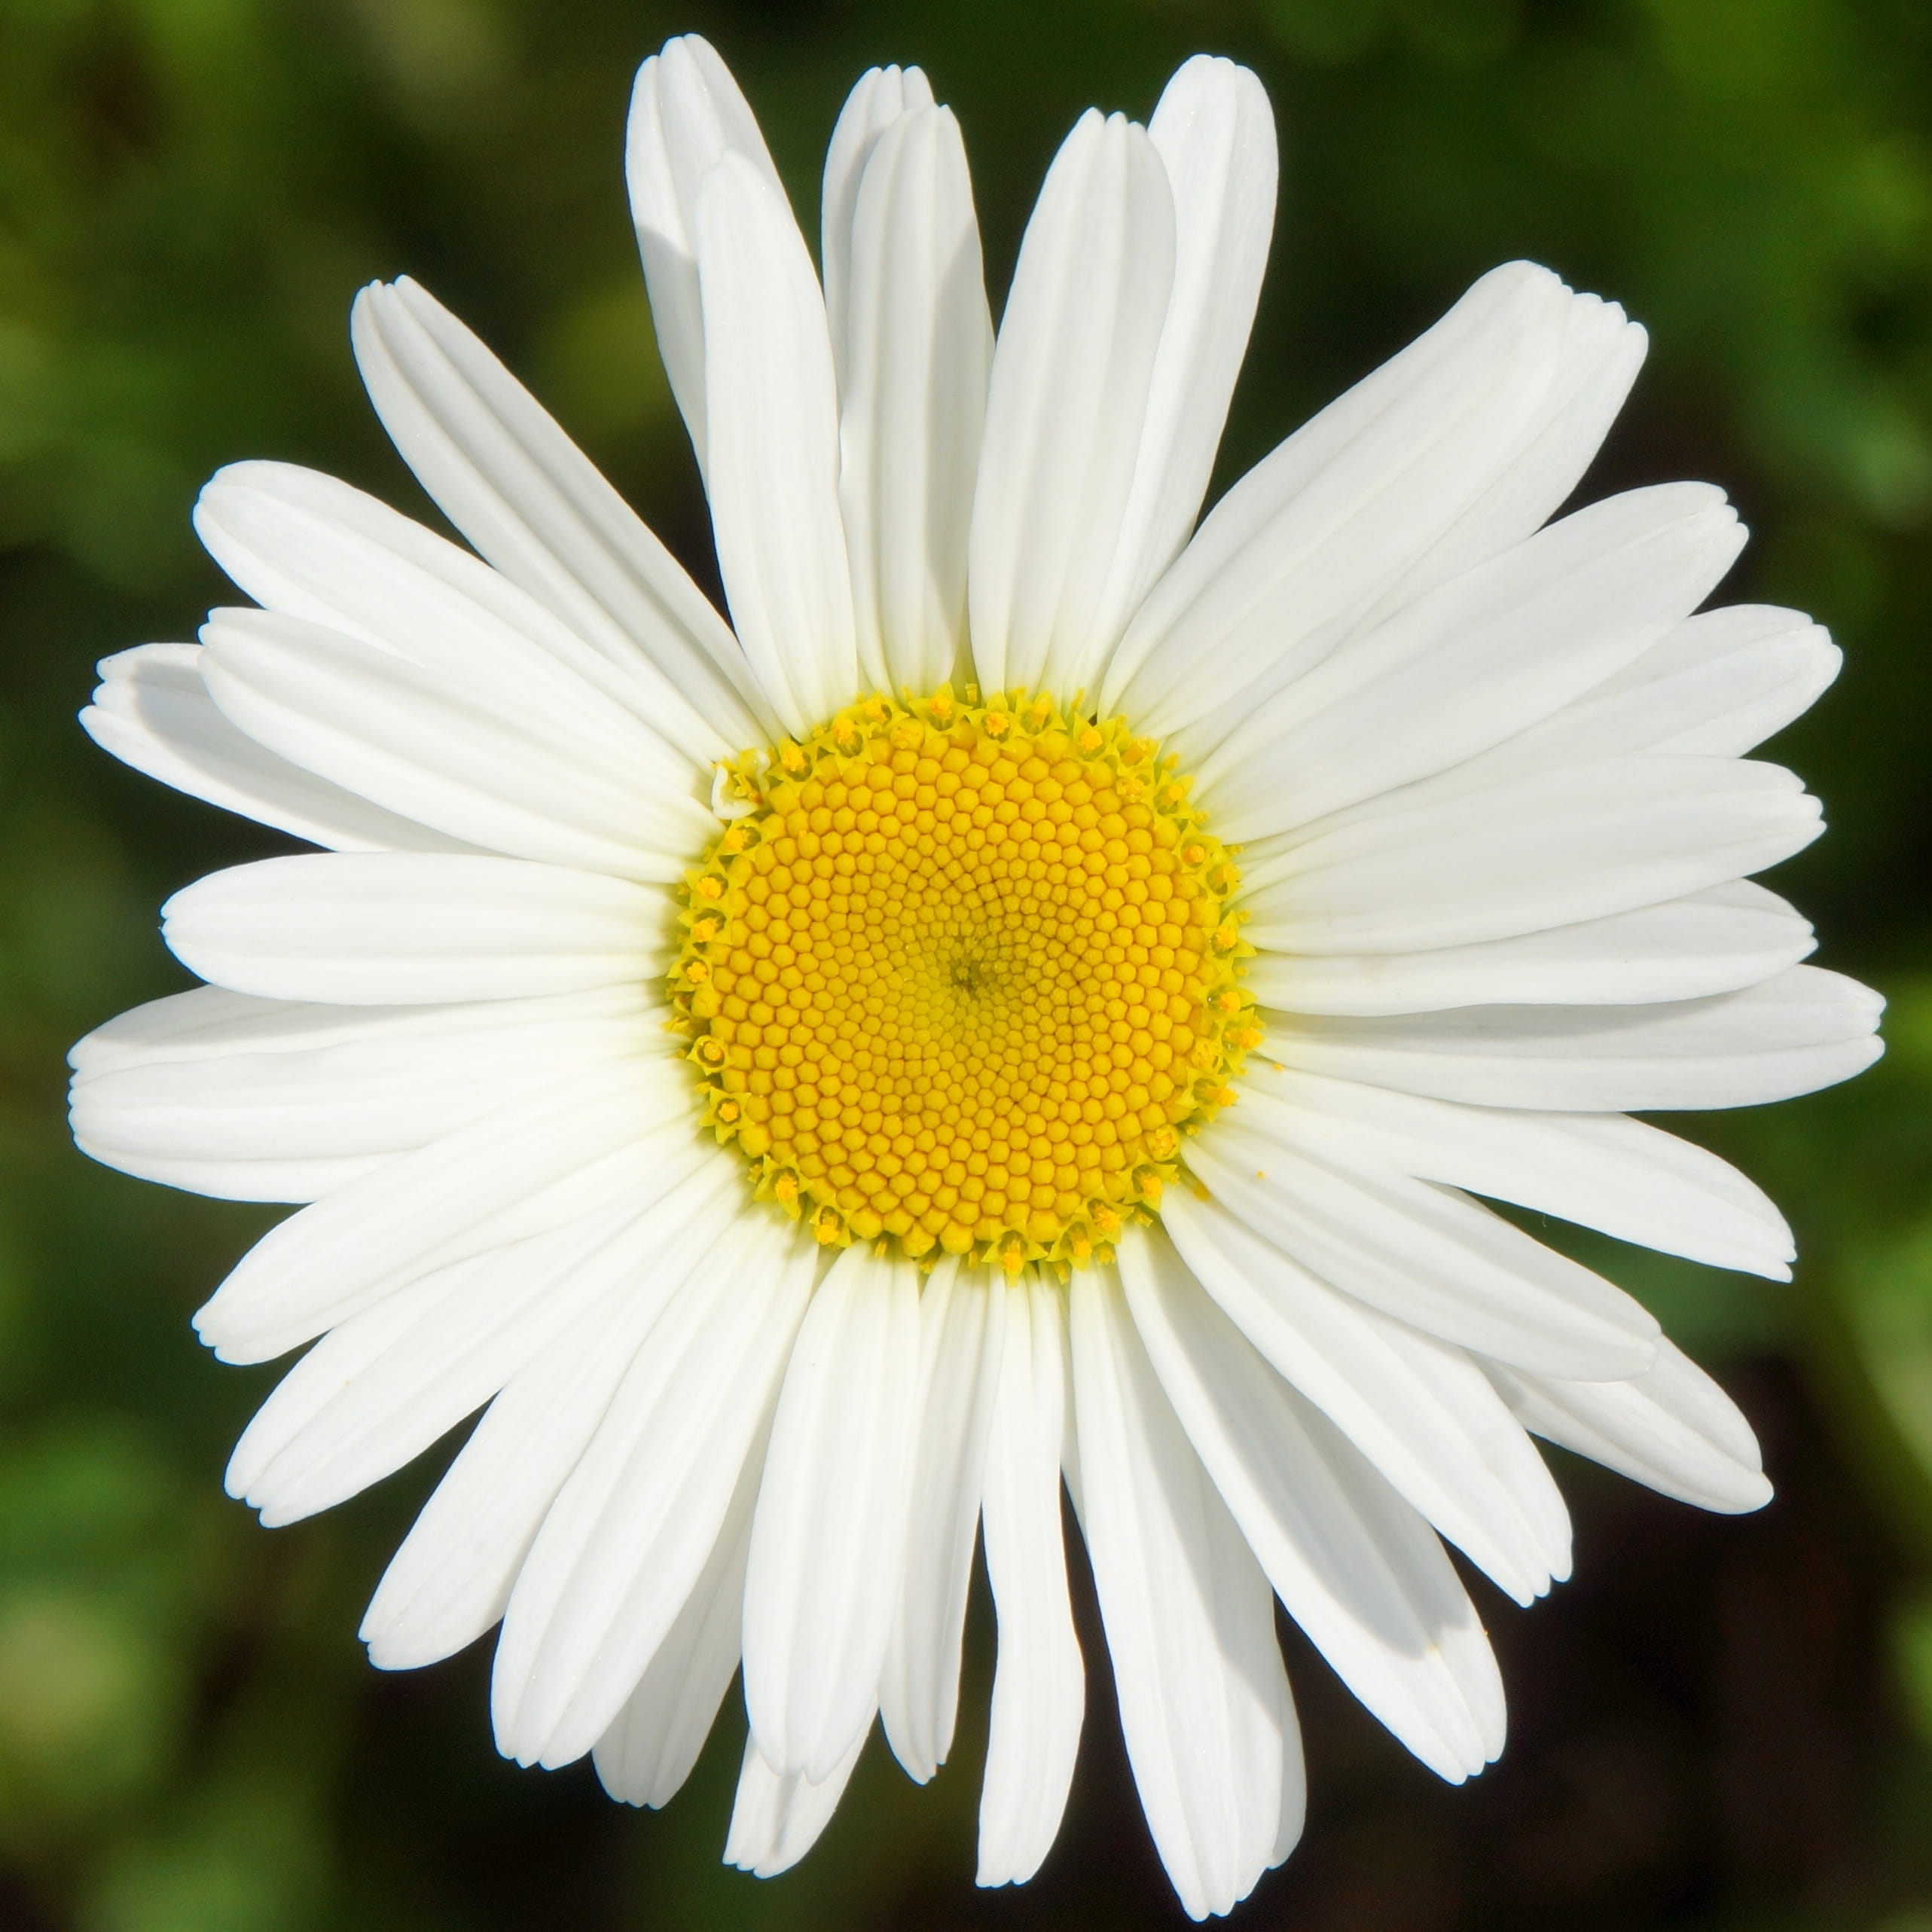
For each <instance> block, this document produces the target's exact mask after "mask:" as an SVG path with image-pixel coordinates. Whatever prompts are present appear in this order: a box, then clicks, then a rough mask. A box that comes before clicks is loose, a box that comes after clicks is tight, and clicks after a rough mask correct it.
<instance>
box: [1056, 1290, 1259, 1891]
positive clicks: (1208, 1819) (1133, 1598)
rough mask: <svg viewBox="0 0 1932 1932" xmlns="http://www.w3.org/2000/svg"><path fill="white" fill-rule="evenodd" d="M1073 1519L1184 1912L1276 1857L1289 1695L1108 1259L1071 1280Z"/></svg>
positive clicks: (1238, 1543)
mask: <svg viewBox="0 0 1932 1932" xmlns="http://www.w3.org/2000/svg"><path fill="white" fill-rule="evenodd" d="M1069 1293H1070V1302H1071V1309H1070V1313H1071V1318H1072V1329H1073V1388H1074V1394H1075V1397H1076V1403H1077V1407H1078V1412H1079V1436H1080V1470H1081V1478H1082V1490H1083V1496H1082V1506H1083V1510H1084V1514H1083V1516H1082V1523H1083V1526H1084V1528H1085V1531H1086V1536H1087V1549H1088V1554H1089V1555H1090V1556H1091V1558H1092V1559H1093V1566H1094V1586H1095V1588H1096V1589H1097V1592H1098V1593H1099V1596H1100V1616H1101V1620H1102V1622H1103V1624H1104V1625H1105V1626H1106V1637H1107V1649H1108V1650H1109V1653H1111V1655H1112V1656H1113V1671H1114V1683H1115V1686H1116V1689H1117V1691H1118V1693H1119V1704H1120V1722H1121V1729H1122V1731H1123V1732H1125V1735H1126V1739H1127V1754H1128V1761H1129V1762H1130V1763H1131V1764H1132V1766H1133V1767H1134V1783H1135V1784H1136V1785H1137V1787H1138V1788H1139V1790H1140V1802H1141V1806H1142V1808H1143V1810H1144V1811H1146V1814H1147V1825H1148V1829H1149V1831H1150V1832H1151V1833H1152V1836H1153V1839H1154V1844H1155V1848H1156V1850H1158V1851H1159V1853H1160V1854H1161V1863H1162V1864H1164V1866H1166V1867H1167V1876H1168V1877H1169V1878H1170V1879H1171V1880H1172V1881H1173V1882H1174V1890H1175V1891H1177V1893H1178V1894H1180V1902H1181V1904H1182V1906H1183V1908H1184V1909H1186V1912H1187V1913H1188V1915H1189V1917H1190V1918H1202V1917H1204V1916H1205V1915H1207V1914H1208V1913H1210V1912H1228V1911H1229V1910H1231V1909H1232V1908H1233V1907H1234V1906H1235V1905H1236V1904H1237V1903H1238V1902H1239V1901H1240V1900H1242V1899H1244V1898H1245V1897H1247V1894H1248V1893H1249V1892H1250V1891H1251V1890H1252V1889H1253V1885H1254V1883H1255V1881H1256V1879H1259V1877H1260V1876H1261V1875H1262V1872H1264V1871H1265V1870H1266V1869H1268V1864H1269V1862H1270V1861H1271V1859H1272V1858H1273V1857H1274V1845H1275V1839H1276V1837H1277V1833H1278V1832H1279V1830H1280V1824H1281V1816H1282V1802H1281V1789H1282V1766H1283V1760H1284V1758H1285V1757H1286V1753H1287V1751H1288V1750H1289V1749H1290V1746H1291V1744H1292V1742H1293V1739H1294V1735H1295V1730H1296V1726H1295V1716H1294V1705H1293V1700H1292V1699H1291V1697H1290V1693H1289V1689H1288V1678H1287V1674H1286V1672H1285V1671H1283V1668H1282V1666H1281V1653H1280V1649H1279V1647H1277V1644H1276V1642H1275V1637H1274V1600H1273V1597H1272V1594H1271V1592H1270V1590H1269V1588H1268V1579H1267V1578H1266V1577H1265V1576H1264V1575H1263V1574H1262V1571H1261V1569H1260V1567H1259V1565H1258V1564H1256V1561H1255V1559H1254V1558H1253V1556H1252V1555H1250V1553H1249V1550H1248V1548H1247V1544H1246V1543H1244V1541H1243V1540H1242V1536H1241V1531H1240V1530H1239V1529H1238V1528H1236V1527H1235V1521H1234V1519H1233V1518H1232V1517H1231V1516H1230V1515H1228V1510H1227V1508H1226V1506H1225V1504H1224V1503H1222V1500H1221V1497H1219V1494H1216V1490H1215V1488H1214V1485H1213V1484H1212V1483H1211V1482H1210V1481H1209V1480H1208V1477H1207V1472H1206V1471H1205V1470H1203V1469H1202V1467H1201V1464H1200V1462H1199V1461H1198V1460H1197V1458H1196V1457H1195V1453H1194V1451H1193V1450H1192V1448H1190V1447H1189V1444H1188V1439H1187V1438H1186V1436H1185V1435H1184V1434H1183V1433H1182V1430H1181V1426H1180V1423H1179V1422H1178V1421H1177V1420H1176V1419H1175V1415H1174V1410H1173V1409H1171V1408H1170V1406H1168V1402H1167V1397H1166V1396H1164V1394H1163V1393H1161V1384H1160V1383H1159V1382H1158V1381H1157V1380H1156V1378H1155V1374H1154V1371H1153V1369H1152V1366H1151V1365H1150V1364H1149V1361H1148V1359H1147V1354H1146V1350H1145V1349H1144V1348H1143V1346H1142V1345H1141V1343H1140V1339H1139V1338H1138V1337H1137V1335H1136V1334H1135V1332H1134V1324H1133V1322H1132V1321H1131V1319H1130V1318H1129V1317H1128V1310H1127V1305H1126V1302H1125V1299H1124V1297H1123V1296H1122V1293H1121V1288H1120V1284H1119V1281H1118V1280H1116V1279H1114V1278H1113V1273H1112V1271H1111V1270H1108V1271H1104V1272H1103V1271H1101V1270H1100V1269H1099V1268H1085V1269H1082V1270H1081V1271H1079V1272H1078V1273H1077V1274H1076V1275H1075V1276H1074V1277H1073V1284H1072V1286H1071V1288H1070V1291H1069Z"/></svg>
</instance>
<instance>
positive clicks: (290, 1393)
mask: <svg viewBox="0 0 1932 1932" xmlns="http://www.w3.org/2000/svg"><path fill="white" fill-rule="evenodd" d="M659 1159H660V1165H659V1166H658V1168H657V1169H656V1170H655V1171H654V1173H653V1174H652V1180H651V1184H650V1194H651V1195H655V1198H649V1196H643V1197H641V1198H639V1199H637V1200H636V1201H632V1200H628V1199H627V1200H625V1201H621V1202H619V1203H618V1204H617V1205H616V1206H615V1207H612V1208H609V1209H606V1210H603V1212H601V1213H596V1214H589V1215H585V1216H582V1217H581V1219H578V1220H577V1221H575V1222H571V1223H570V1224H569V1225H566V1226H565V1227H563V1228H558V1229H557V1230H556V1231H555V1232H553V1233H551V1234H548V1235H538V1236H536V1238H533V1239H532V1240H530V1241H518V1242H516V1243H514V1244H511V1246H509V1247H506V1248H501V1249H499V1250H496V1252H495V1253H492V1254H488V1255H484V1256H477V1257H475V1258H474V1259H471V1260H469V1261H461V1262H456V1263H455V1264H454V1265H453V1266H451V1267H449V1268H439V1269H438V1270H437V1271H435V1273H434V1274H430V1275H428V1276H426V1277H423V1279H422V1280H418V1281H414V1282H411V1283H410V1284H409V1285H408V1286H407V1287H406V1288H404V1289H402V1290H399V1291H398V1293H395V1294H394V1295H392V1296H388V1297H387V1298H386V1299H384V1300H383V1301H381V1302H377V1304H376V1305H375V1306H374V1307H373V1308H367V1309H365V1310H364V1311H363V1312H362V1314H359V1315H356V1316H354V1317H351V1318H350V1319H349V1320H347V1321H346V1322H344V1323H342V1324H341V1325H340V1326H339V1327H337V1328H335V1329H331V1331H330V1332H329V1333H328V1335H325V1337H324V1338H322V1340H321V1341H319V1342H318V1343H317V1344H316V1346H315V1347H314V1348H312V1349H311V1350H310V1351H309V1353H308V1354H307V1355H305V1356H304V1357H303V1358H302V1360H301V1361H300V1362H299V1363H297V1364H296V1366H295V1367H294V1368H293V1369H291V1370H290V1371H289V1372H288V1374H287V1375H285V1376H284V1377H283V1378H282V1381H281V1384H280V1385H279V1387H277V1388H276V1391H275V1393H273V1395H272V1396H270V1397H269V1399H268V1400H267V1402H264V1404H263V1405H262V1406H261V1409H259V1410H258V1411H257V1412H256V1414H255V1420H254V1421H252V1422H251V1423H250V1424H249V1426H248V1427H247V1428H246V1430H244V1431H243V1434H242V1439H241V1440H240V1442H237V1444H236V1445H235V1452H234V1454H233V1456H231V1457H230V1458H229V1461H228V1470H227V1486H228V1493H229V1494H230V1495H231V1496H239V1497H243V1499H244V1500H246V1501H247V1502H248V1503H250V1504H251V1505H252V1506H253V1507H255V1509H259V1510H260V1511H261V1512H262V1521H264V1523H265V1524H267V1525H269V1526H270V1528H276V1527H279V1525H282V1524H284V1523H292V1522H297V1521H300V1520H301V1518H303V1517H304V1516H311V1515H314V1514H316V1512H317V1511H318V1510H322V1509H332V1508H334V1506H335V1505H336V1504H337V1503H340V1502H342V1501H343V1500H346V1498H348V1497H351V1496H354V1495H356V1494H359V1492H360V1491H362V1490H364V1489H366V1488H368V1486H369V1485H370V1484H371V1483H373V1482H380V1481H381V1480H382V1479H383V1477H384V1476H388V1475H389V1474H390V1473H392V1472H393V1471H395V1470H398V1469H400V1468H401V1467H402V1466H403V1464H404V1463H406V1462H408V1461H409V1460H411V1458H412V1457H415V1456H417V1455H419V1454H421V1453H422V1451H423V1450H424V1449H426V1448H428V1447H429V1445H430V1444H431V1443H432V1442H435V1440H436V1439H437V1438H438V1436H441V1435H442V1434H443V1433H444V1431H445V1430H449V1429H453V1428H454V1427H455V1426H456V1424H457V1423H459V1422H460V1421H462V1418H464V1417H465V1416H466V1415H470V1414H471V1413H472V1412H474V1411H475V1410H476V1409H480V1408H481V1407H482V1406H483V1405H484V1403H485V1402H488V1401H489V1400H490V1399H491V1398H492V1397H493V1396H495V1395H496V1393H498V1391H499V1390H501V1389H502V1387H504V1385H505V1384H506V1383H508V1381H510V1379H511V1377H512V1376H514V1375H515V1374H516V1373H517V1371H518V1369H520V1368H522V1367H523V1365H524V1364H525V1363H527V1362H530V1361H531V1360H534V1359H535V1358H536V1357H537V1356H538V1355H539V1354H541V1353H542V1351H544V1350H545V1349H546V1348H548V1347H549V1346H550V1344H551V1343H552V1342H553V1341H555V1340H556V1339H557V1338H558V1337H559V1336H560V1335H563V1333H565V1332H566V1330H567V1329H569V1326H571V1324H572V1323H573V1322H575V1320H577V1319H578V1317H579V1316H581V1314H584V1311H586V1310H587V1309H588V1308H592V1307H594V1306H596V1305H598V1304H599V1303H600V1302H603V1301H606V1300H607V1299H609V1296H610V1295H611V1293H612V1291H613V1290H614V1288H617V1287H623V1288H625V1289H627V1290H628V1291H629V1292H630V1293H632V1294H633V1295H636V1296H640V1297H643V1296H648V1295H649V1294H650V1293H653V1292H661V1291H658V1290H656V1288H655V1284H658V1283H662V1289H663V1290H668V1288H669V1286H670V1285H671V1284H670V1283H669V1282H665V1281H664V1280H663V1270H662V1269H661V1267H660V1266H659V1265H658V1256H660V1255H661V1254H662V1253H664V1252H666V1251H667V1249H668V1248H669V1247H670V1244H671V1242H672V1241H673V1239H674V1238H676V1237H677V1236H679V1235H680V1234H681V1233H682V1230H683V1229H684V1228H685V1227H686V1226H687V1225H688V1224H689V1223H690V1222H691V1221H692V1220H693V1219H694V1218H695V1217H697V1216H699V1215H700V1214H703V1215H704V1216H706V1217H707V1220H706V1225H710V1216H711V1211H712V1210H713V1208H714V1207H716V1205H717V1204H718V1203H719V1200H720V1198H721V1197H722V1195H724V1193H725V1190H726V1189H728V1188H729V1187H732V1186H738V1187H742V1186H743V1176H742V1175H741V1174H735V1173H734V1172H733V1171H732V1170H733V1167H734V1165H735V1164H734V1162H732V1161H730V1160H729V1159H728V1158H726V1157H725V1155H722V1154H721V1153H720V1152H719V1149H716V1148H715V1147H713V1148H708V1149H707V1148H704V1147H701V1146H697V1145H696V1144H695V1143H692V1142H690V1141H688V1142H687V1143H686V1144H685V1146H684V1147H683V1148H676V1147H667V1146H664V1145H663V1144H662V1143H661V1145H660V1149H659Z"/></svg>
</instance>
